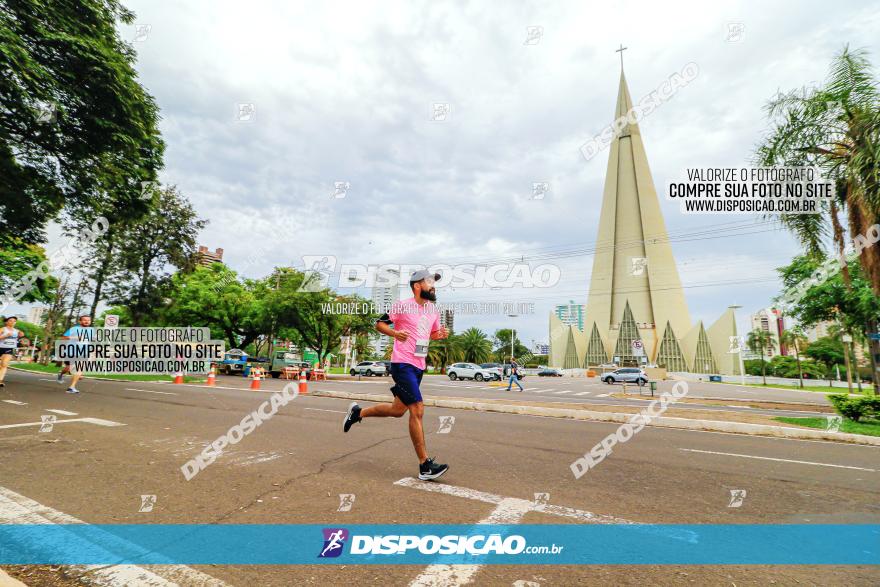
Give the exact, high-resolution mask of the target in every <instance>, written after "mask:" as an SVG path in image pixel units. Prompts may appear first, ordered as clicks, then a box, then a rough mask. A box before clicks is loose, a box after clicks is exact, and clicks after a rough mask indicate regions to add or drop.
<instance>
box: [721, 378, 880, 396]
mask: <svg viewBox="0 0 880 587" xmlns="http://www.w3.org/2000/svg"><path fill="white" fill-rule="evenodd" d="M812 381H816V380H815V379H813V380H812ZM825 383H826V384H825V385H823V386H811V385H804V388H803V389H801V388H800V386H798V385H797V384H795V385H784V384H782V383H768V384H767V385H764V384H762V383H746V384H745V386H746V387H766V388H772V389H793V390H795V391H818V392H819V393H846V392H847V390H846V388H845V387H828V385H827V383H828V382H827V381H826V382H825ZM724 384H725V385H731V384H733V385H742V384H741V383H738V382H734V381H725V382H724ZM871 387H872V384H871V383H862V390H863V391H869V390H870V389H871ZM858 392H859V388H858V385H856V384H855V383H853V393H856V394H858Z"/></svg>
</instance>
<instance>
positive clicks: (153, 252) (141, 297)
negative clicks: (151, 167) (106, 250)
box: [110, 186, 207, 326]
mask: <svg viewBox="0 0 880 587" xmlns="http://www.w3.org/2000/svg"><path fill="white" fill-rule="evenodd" d="M206 223H207V222H206V221H205V220H200V219H199V218H198V216H197V214H196V211H195V209H194V208H193V207H192V204H191V203H190V202H189V200H187V199H186V197H185V196H183V195H182V194H181V193H180V192H179V191H178V190H177V188H176V187H174V186H171V187H167V188H165V189H164V190H162V192H161V194H160V197H159V198H158V199H157V205H156V207H154V208H152V209H150V210H149V211H148V212H147V213H146V214H145V215H144V216H143V217H142V218H141V219H139V220H137V221H134V222H132V223H131V224H129V225H128V226H126V227H124V232H123V233H122V234H121V235H120V241H119V251H118V253H117V254H118V255H119V257H120V265H121V268H122V269H123V270H122V271H121V272H120V273H119V274H118V275H117V276H116V277H115V279H114V282H113V285H112V288H111V296H110V297H111V301H112V303H114V304H118V305H124V306H126V307H127V308H128V309H129V311H130V313H131V318H132V326H142V325H144V324H145V323H147V322H148V321H149V320H150V319H151V318H155V317H156V316H157V313H158V309H159V308H161V307H162V306H164V305H165V304H164V300H165V299H166V297H167V295H168V292H169V291H170V288H171V276H170V274H168V273H167V272H166V268H167V267H168V266H169V265H173V266H174V267H178V268H183V267H186V266H187V263H188V262H189V260H190V259H191V258H192V257H193V255H194V254H195V250H196V239H197V237H198V234H199V231H200V230H201V229H202V228H204V226H205V224H206Z"/></svg>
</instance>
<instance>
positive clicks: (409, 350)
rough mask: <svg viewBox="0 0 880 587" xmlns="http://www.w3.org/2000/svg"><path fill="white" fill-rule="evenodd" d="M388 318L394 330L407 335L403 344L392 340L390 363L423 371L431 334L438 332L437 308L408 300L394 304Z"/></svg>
mask: <svg viewBox="0 0 880 587" xmlns="http://www.w3.org/2000/svg"><path fill="white" fill-rule="evenodd" d="M388 317H389V318H391V321H392V322H393V323H394V330H398V331H401V332H406V333H407V334H409V338H407V339H406V341H405V342H400V341H399V340H397V339H396V338H395V339H394V350H393V351H392V352H391V362H392V363H409V364H410V365H413V366H414V367H418V368H419V369H422V370H423V371H424V369H425V356H426V355H427V354H428V341H429V340H430V338H431V333H433V332H436V331H437V330H440V314H439V313H438V312H437V308H436V307H435V306H434V304H432V303H431V302H427V303H426V304H425V305H420V304H419V303H418V302H416V300H415V298H409V299H407V300H400V301H398V302H394V304H392V306H391V311H390V312H388ZM417 345H418V348H417Z"/></svg>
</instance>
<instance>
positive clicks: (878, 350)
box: [866, 320, 880, 396]
mask: <svg viewBox="0 0 880 587" xmlns="http://www.w3.org/2000/svg"><path fill="white" fill-rule="evenodd" d="M866 326H867V329H868V353H869V354H870V355H871V381H873V382H874V395H875V396H880V340H875V339H873V338H871V337H870V335H871V334H877V333H878V332H880V324H878V323H877V321H876V320H870V321H868V324H867V325H866Z"/></svg>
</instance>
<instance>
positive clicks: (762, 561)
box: [0, 524, 880, 565]
mask: <svg viewBox="0 0 880 587" xmlns="http://www.w3.org/2000/svg"><path fill="white" fill-rule="evenodd" d="M434 563H441V564H481V565H502V564H503V565H511V564H513V565H563V564H564V565H647V564H650V565H703V564H715V565H806V564H811V565H817V564H818V565H876V564H880V525H869V524H865V525H833V524H823V525H815V524H812V525H805V524H799V525H791V524H787V525H775V524H752V525H715V524H706V525H702V524H682V525H664V524H631V525H624V524H620V525H584V524H537V525H536V524H521V525H466V524H462V525H358V524H350V525H345V526H327V525H293V524H253V525H246V524H221V525H200V524H170V525H165V524H131V525H92V524H64V525H50V524H18V525H0V564H6V565H32V564H59V565H69V564H95V565H113V564H136V565H143V564H199V565H203V564H219V565H244V564H246V565H302V564H347V565H351V564H381V565H388V564H400V565H404V564H406V565H410V564H420V565H421V564H434Z"/></svg>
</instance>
